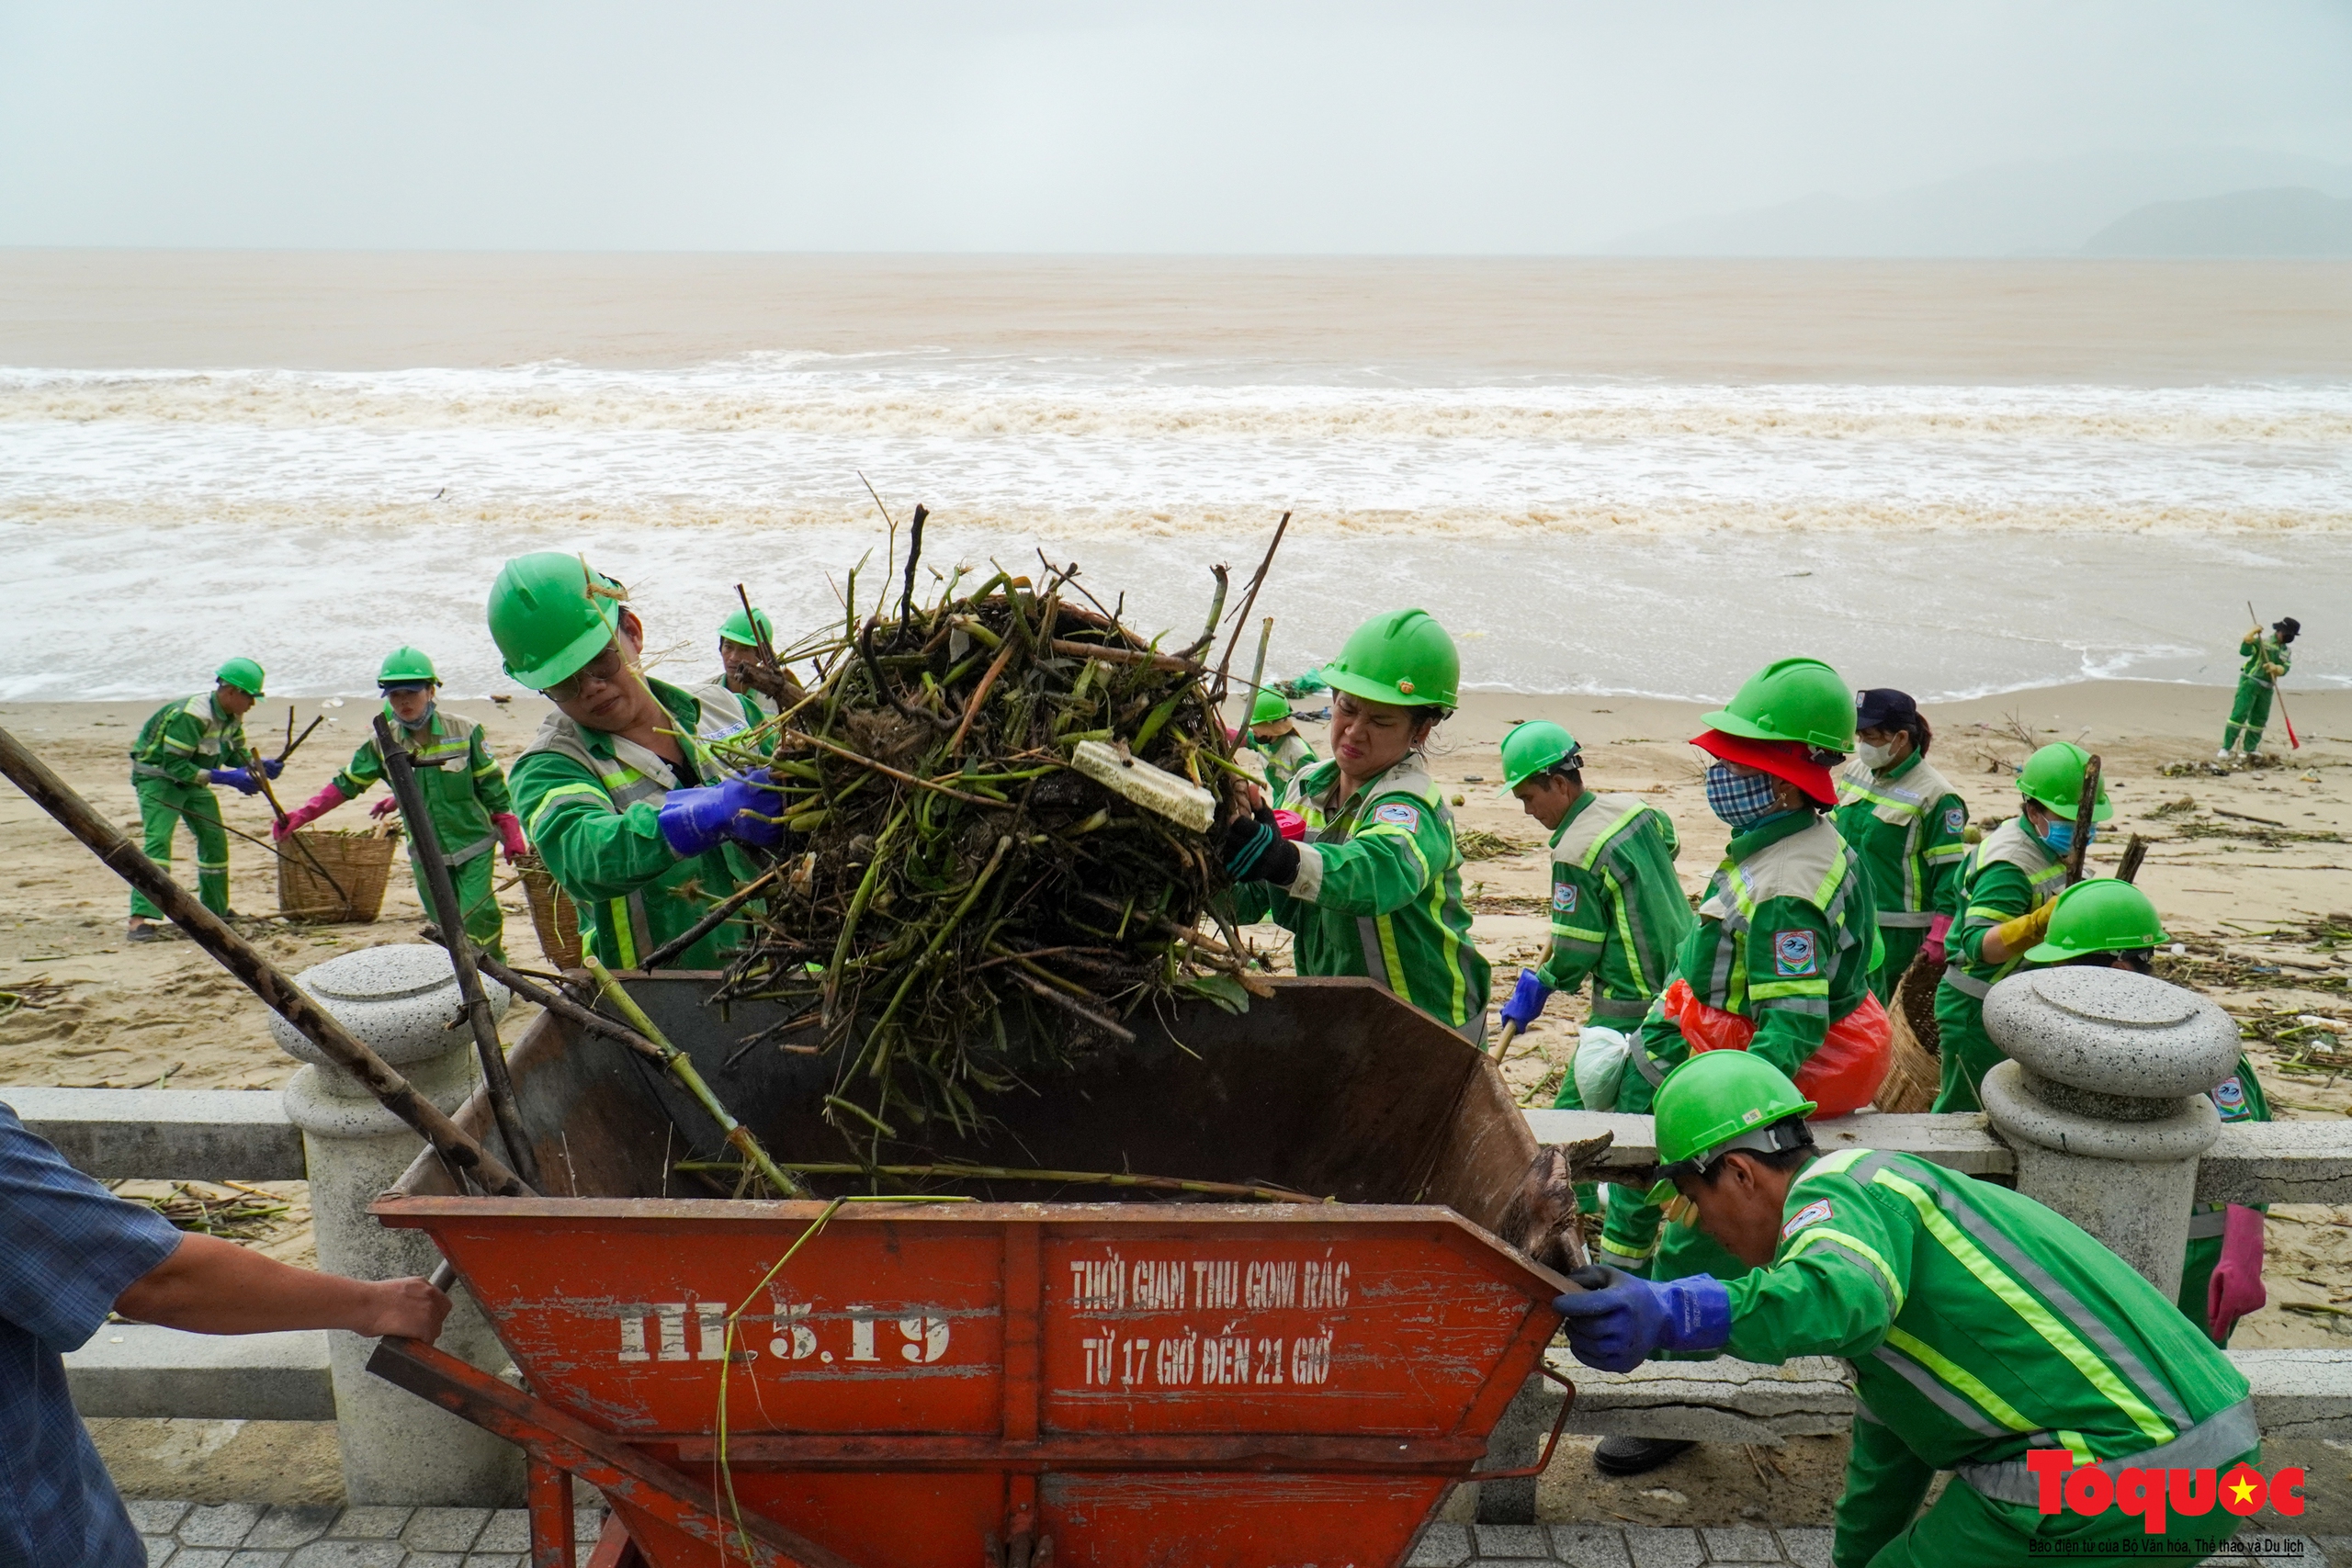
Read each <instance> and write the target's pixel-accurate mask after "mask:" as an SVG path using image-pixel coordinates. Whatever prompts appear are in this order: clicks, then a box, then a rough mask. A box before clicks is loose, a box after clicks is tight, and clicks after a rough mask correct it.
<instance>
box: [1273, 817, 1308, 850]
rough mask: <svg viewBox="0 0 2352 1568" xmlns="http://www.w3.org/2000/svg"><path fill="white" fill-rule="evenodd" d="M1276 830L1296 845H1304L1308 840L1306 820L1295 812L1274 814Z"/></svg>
mask: <svg viewBox="0 0 2352 1568" xmlns="http://www.w3.org/2000/svg"><path fill="white" fill-rule="evenodd" d="M1274 830H1275V831H1277V832H1279V833H1280V834H1282V836H1283V838H1285V839H1288V840H1290V841H1291V842H1292V843H1294V844H1297V843H1304V842H1306V818H1304V817H1301V816H1300V815H1299V814H1298V813H1297V812H1295V811H1281V810H1277V811H1276V812H1275V813H1274Z"/></svg>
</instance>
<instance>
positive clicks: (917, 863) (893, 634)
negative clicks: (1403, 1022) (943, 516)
mask: <svg viewBox="0 0 2352 1568" xmlns="http://www.w3.org/2000/svg"><path fill="white" fill-rule="evenodd" d="M918 526H919V525H918ZM918 537H919V536H918ZM914 567H915V562H914V558H913V552H912V551H911V550H910V558H909V560H908V563H907V570H906V591H905V592H904V594H903V595H902V596H901V598H900V600H899V605H898V608H897V613H896V614H895V615H890V614H879V613H877V614H875V615H868V616H865V617H864V618H862V619H861V618H860V616H859V615H858V613H857V612H856V610H855V609H854V606H855V605H856V604H857V603H858V596H857V590H856V579H855V577H854V575H853V576H852V578H851V580H850V586H849V588H848V591H847V592H845V593H844V595H843V598H844V601H845V603H846V604H849V605H850V606H853V608H852V610H851V611H850V613H849V614H848V615H845V616H844V619H843V622H842V624H841V625H840V626H835V627H833V628H832V629H831V630H830V631H828V632H826V633H823V634H820V636H818V637H812V638H809V639H808V640H804V641H803V642H801V643H800V644H798V645H797V646H795V647H793V648H791V649H787V650H786V652H785V654H784V655H783V656H782V658H779V657H778V656H777V655H776V653H775V650H774V649H763V650H762V657H763V662H765V663H767V664H768V666H769V668H770V670H771V671H779V670H781V669H782V668H783V667H784V664H785V663H786V661H787V660H796V659H799V658H805V657H809V658H814V659H815V660H816V663H817V670H818V674H817V677H816V679H815V681H814V682H813V683H811V684H809V685H806V686H800V685H798V683H797V682H796V683H795V689H794V691H793V696H792V702H791V705H790V706H788V707H787V708H786V710H785V711H784V712H783V713H781V714H780V715H779V716H777V717H776V718H775V719H773V720H771V721H769V723H768V724H767V725H765V726H763V727H761V728H760V729H758V730H754V731H751V732H748V733H747V734H746V735H745V736H743V737H739V738H738V740H739V742H742V744H739V745H737V746H736V747H734V748H732V749H729V748H726V747H724V746H722V747H721V750H722V753H723V754H724V755H725V757H726V760H727V761H729V763H730V765H734V766H738V767H741V768H745V769H749V768H752V767H759V766H765V767H767V768H769V769H770V770H771V773H772V776H773V777H775V779H776V780H777V781H778V782H779V783H781V784H783V785H784V786H785V790H786V796H785V798H786V805H785V807H784V808H783V815H784V817H785V819H786V823H787V825H788V826H789V827H790V828H791V829H793V830H794V832H795V833H796V834H797V835H800V837H798V838H797V839H796V840H794V841H793V846H792V850H791V852H790V853H789V855H788V856H787V858H786V862H785V863H784V864H783V865H782V866H781V867H780V868H779V873H780V874H779V875H778V876H777V878H776V880H775V883H774V885H773V886H770V887H769V888H768V889H767V891H766V897H765V910H764V913H763V914H761V915H759V916H757V917H756V918H755V919H753V920H752V933H751V935H750V937H749V939H748V940H747V942H746V943H745V944H744V946H743V947H742V949H741V951H740V952H739V953H738V954H737V955H736V957H735V959H734V961H733V963H732V964H731V965H730V967H729V969H728V971H727V973H726V976H725V977H724V980H723V982H722V984H721V985H720V987H718V991H717V992H716V993H715V994H714V996H713V997H712V998H711V999H712V1000H713V1001H714V1002H717V1003H719V1004H722V1005H723V1004H726V1003H729V1002H732V1001H743V1000H752V999H758V1000H765V1001H772V1002H775V1003H778V1004H781V1005H782V1006H783V1007H784V1008H785V1010H786V1017H785V1019H784V1021H781V1022H779V1023H778V1024H776V1025H775V1027H774V1028H772V1029H770V1030H768V1031H766V1032H764V1033H763V1034H762V1035H755V1036H752V1037H749V1038H748V1039H747V1040H746V1042H745V1048H746V1049H752V1048H757V1047H758V1046H759V1045H760V1044H761V1043H763V1042H765V1041H768V1040H774V1041H775V1042H777V1043H783V1038H784V1037H785V1036H787V1035H790V1036H796V1037H797V1036H802V1035H804V1034H805V1032H807V1031H809V1030H810V1029H811V1028H821V1034H820V1045H819V1047H818V1048H819V1049H820V1050H821V1051H822V1052H823V1053H824V1054H825V1055H828V1056H829V1057H831V1059H832V1061H833V1064H834V1072H833V1079H834V1081H833V1087H832V1092H831V1096H830V1099H829V1101H828V1112H827V1113H828V1116H829V1117H830V1118H831V1120H832V1121H833V1122H834V1124H835V1125H836V1126H837V1127H839V1128H840V1129H841V1130H842V1133H843V1134H845V1135H847V1136H848V1137H849V1138H850V1139H851V1140H852V1142H853V1145H854V1146H856V1145H864V1146H865V1150H870V1149H871V1148H873V1147H875V1146H876V1143H875V1140H879V1139H882V1138H888V1139H892V1140H898V1139H900V1138H920V1137H921V1136H922V1133H921V1132H920V1131H919V1129H921V1128H922V1127H923V1126H924V1125H925V1124H926V1123H928V1122H932V1121H933V1119H934V1118H944V1120H945V1121H946V1122H948V1123H950V1124H951V1125H952V1126H953V1127H954V1128H955V1129H956V1131H957V1133H959V1134H969V1133H971V1132H973V1131H976V1130H978V1128H980V1127H982V1126H984V1125H985V1124H987V1122H988V1121H989V1117H988V1115H987V1113H986V1111H985V1109H984V1105H985V1100H986V1098H987V1097H988V1096H990V1095H995V1094H1001V1093H1003V1092H1005V1091H1007V1090H1009V1089H1014V1088H1016V1087H1017V1086H1019V1085H1020V1084H1022V1083H1023V1082H1024V1081H1027V1080H1029V1079H1030V1078H1032V1077H1034V1076H1035V1075H1041V1074H1047V1073H1054V1072H1063V1071H1068V1070H1069V1069H1070V1068H1072V1067H1074V1066H1077V1065H1078V1064H1080V1062H1081V1061H1083V1060H1084V1059H1085V1058H1086V1057H1087V1056H1088V1055H1090V1054H1092V1053H1095V1052H1099V1051H1101V1050H1102V1049H1103V1048H1104V1047H1105V1046H1106V1045H1108V1044H1110V1043H1114V1042H1131V1041H1132V1040H1133V1039H1134V1038H1135V1035H1134V1032H1132V1031H1131V1030H1130V1029H1129V1028H1128V1027H1127V1025H1126V1022H1125V1021H1126V1020H1127V1019H1129V1018H1130V1017H1132V1016H1133V1015H1135V1014H1136V1012H1137V1010H1141V1009H1145V1008H1149V1007H1155V1006H1164V1005H1166V1004H1168V1003H1170V1002H1171V1001H1173V1000H1174V999H1176V998H1179V996H1180V995H1182V994H1185V993H1191V994H1197V995H1204V996H1206V997H1209V998H1212V999H1214V1000H1216V1002H1218V1003H1219V1004H1220V1005H1223V1006H1226V1007H1228V1008H1241V1007H1246V1006H1247V1005H1248V1001H1249V993H1250V991H1252V990H1256V991H1261V992H1262V991H1263V990H1264V984H1263V982H1262V981H1261V980H1258V979H1257V978H1256V977H1255V976H1252V975H1251V974H1250V969H1251V967H1252V964H1253V963H1255V962H1256V961H1255V960H1254V957H1253V955H1252V954H1251V953H1250V952H1249V951H1248V950H1247V949H1246V948H1245V947H1244V945H1243V944H1242V942H1241V940H1240V938H1239V936H1238V933H1236V932H1235V931H1233V930H1232V929H1231V928H1230V926H1227V925H1225V924H1224V923H1223V922H1222V920H1221V919H1220V918H1219V917H1218V916H1217V914H1216V909H1215V907H1214V905H1213V903H1212V894H1213V893H1214V892H1215V891H1216V890H1217V889H1218V888H1220V887H1221V886H1223V885H1224V881H1225V878H1224V873H1223V870H1222V868H1221V866H1220V865H1219V863H1218V862H1217V858H1216V850H1215V846H1214V844H1213V843H1212V841H1211V839H1210V837H1209V835H1207V834H1204V833H1203V832H1200V831H1198V830H1194V829H1188V828H1185V827H1182V826H1179V825H1178V824H1177V823H1176V822H1174V821H1171V820H1170V819H1169V818H1166V817H1163V816H1160V815H1158V814H1156V813H1155V812H1153V811H1150V810H1148V809H1145V808H1144V807H1140V806H1138V805H1136V804H1134V803H1132V802H1131V801H1129V800H1128V799H1126V798H1125V796H1124V795H1120V794H1118V793H1114V791H1112V790H1110V789H1107V788H1105V787H1104V786H1103V785H1102V784H1098V783H1096V782H1095V781H1094V780H1093V779H1091V778H1090V777H1088V776H1086V775H1085V774H1083V773H1080V772H1078V771H1076V770H1075V769H1074V768H1073V767H1072V765H1071V758H1072V753H1073V750H1074V748H1076V747H1077V746H1078V745H1079V744H1080V743H1081V742H1085V741H1096V742H1103V743H1105V744H1109V745H1112V746H1114V747H1120V748H1124V749H1125V753H1126V754H1128V755H1131V756H1133V757H1134V758H1136V759H1137V760H1139V761H1144V762H1148V763H1149V764H1152V765H1153V766H1155V767H1158V768H1159V769H1162V770H1165V771H1166V772H1167V773H1170V774H1174V775H1177V776H1179V777H1181V778H1182V779H1185V780H1188V781H1190V782H1191V783H1192V784H1196V785H1199V786H1201V787H1203V788H1204V789H1206V790H1207V791H1208V792H1209V793H1210V794H1211V795H1214V796H1215V797H1216V823H1218V824H1222V823H1223V822H1225V821H1226V820H1227V819H1228V818H1230V817H1232V816H1233V815H1235V814H1236V813H1237V812H1238V809H1239V807H1238V798H1239V795H1238V792H1239V788H1240V786H1241V784H1243V783H1244V782H1245V781H1246V779H1247V777H1248V775H1247V774H1245V773H1242V771H1241V770H1240V769H1239V768H1238V767H1236V766H1235V764H1234V762H1233V761H1232V757H1231V746H1230V742H1229V741H1228V739H1227V734H1226V730H1225V728H1224V725H1223V723H1222V722H1221V720H1220V718H1219V716H1218V714H1217V710H1216V704H1215V702H1214V701H1213V700H1212V698H1213V692H1212V686H1213V683H1214V677H1213V675H1212V672H1211V671H1210V670H1209V668H1208V667H1207V666H1206V665H1205V664H1204V663H1203V662H1202V656H1203V655H1204V654H1205V653H1206V652H1207V651H1208V649H1209V647H1210V644H1211V640H1212V638H1213V637H1215V635H1216V629H1217V626H1218V622H1219V620H1220V618H1221V611H1222V609H1223V604H1224V599H1225V595H1226V576H1225V569H1224V568H1222V567H1219V568H1217V569H1216V605H1215V607H1213V608H1212V610H1211V613H1210V616H1209V624H1208V628H1207V629H1206V630H1205V631H1204V633H1203V634H1202V636H1201V637H1200V639H1199V640H1198V641H1197V642H1195V643H1193V645H1191V646H1190V647H1187V648H1184V649H1182V650H1180V651H1177V652H1173V653H1167V652H1162V651H1160V650H1159V649H1158V648H1157V647H1156V646H1154V645H1152V644H1148V643H1146V642H1145V641H1144V640H1142V639H1140V638H1138V637H1136V636H1135V635H1134V634H1133V633H1131V632H1129V631H1128V630H1127V629H1126V628H1125V626H1122V625H1121V624H1120V623H1119V620H1118V617H1117V615H1115V614H1114V612H1112V611H1110V610H1107V609H1105V608H1104V607H1103V605H1102V604H1100V603H1099V602H1096V601H1094V600H1093V599H1092V596H1091V595H1090V594H1088V593H1087V592H1085V591H1084V590H1083V589H1082V588H1080V586H1079V585H1078V583H1077V581H1076V577H1077V568H1076V567H1075V566H1070V567H1065V568H1055V567H1052V566H1050V565H1046V566H1044V569H1043V570H1042V572H1041V576H1040V579H1039V580H1038V581H1031V580H1030V579H1029V578H1027V577H1025V576H1015V575H1013V574H1012V573H1011V572H1008V571H1006V570H1002V569H1001V568H999V569H996V570H994V571H993V573H992V575H989V576H987V577H985V578H984V579H982V580H980V581H978V582H977V583H976V584H974V585H972V586H969V587H967V586H966V578H967V570H966V569H958V570H957V571H956V574H955V575H954V576H952V577H947V578H944V579H941V580H939V581H941V582H942V583H943V586H941V587H940V589H939V591H938V597H937V598H936V599H935V600H934V601H933V603H932V604H929V605H928V606H927V607H919V606H917V605H916V604H914V602H913V599H914V581H915V570H914ZM1262 570H1263V569H1262V568H1261V575H1262ZM973 575H977V574H973ZM934 578H935V579H936V578H937V574H934ZM1245 613H1246V606H1245ZM1228 657H1229V655H1228ZM766 742H772V743H773V745H774V752H773V755H772V756H763V755H761V754H759V752H758V750H755V745H756V744H758V743H766ZM1210 831H1211V833H1214V832H1215V831H1216V829H1215V828H1212V829H1211V830H1210ZM1204 919H1210V920H1212V921H1216V923H1217V926H1218V931H1219V934H1218V935H1215V936H1213V935H1210V934H1209V933H1208V932H1206V931H1200V930H1196V927H1197V925H1198V924H1199V923H1200V922H1201V921H1202V920H1204ZM1260 966H1262V965H1260ZM800 1048H804V1049H805V1048H806V1046H805V1043H804V1044H803V1045H802V1046H801V1047H800ZM861 1152H864V1150H862V1151H861Z"/></svg>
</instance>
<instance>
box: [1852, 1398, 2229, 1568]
mask: <svg viewBox="0 0 2352 1568" xmlns="http://www.w3.org/2000/svg"><path fill="white" fill-rule="evenodd" d="M2241 1457H2242V1458H2243V1459H2244V1460H2245V1462H2246V1463H2248V1464H2253V1465H2259V1464H2260V1463H2261V1460H2262V1450H2260V1449H2258V1448H2257V1449H2255V1450H2252V1451H2250V1452H2248V1453H2246V1454H2245V1455H2242V1456H2241ZM2237 1462H2238V1461H2237V1460H2232V1461H2230V1463H2229V1464H2224V1465H2222V1466H2220V1467H2218V1470H2217V1472H2216V1473H2217V1474H2226V1473H2227V1472H2229V1470H2230V1468H2231V1466H2232V1465H2235V1464H2236V1463H2237ZM1935 1478H1936V1472H1935V1471H1934V1469H1933V1468H1932V1467H1931V1466H1929V1465H1928V1462H1927V1461H1925V1460H1922V1459H1921V1458H1919V1456H1918V1455H1917V1454H1915V1453H1913V1452H1912V1451H1911V1450H1910V1448H1909V1446H1908V1445H1907V1444H1905V1442H1904V1441H1903V1439H1902V1438H1899V1437H1897V1436H1896V1435H1895V1434H1894V1430H1893V1429H1892V1428H1890V1427H1886V1426H1885V1425H1883V1423H1881V1422H1877V1421H1870V1420H1862V1419H1859V1418H1858V1419H1857V1420H1856V1421H1855V1422H1854V1446H1853V1449H1852V1450H1851V1452H1850V1453H1849V1455H1848V1456H1847V1460H1846V1490H1845V1492H1844V1493H1843V1494H1842V1495H1840V1496H1839V1497H1838V1538H1837V1541H1836V1543H1835V1544H1834V1545H1833V1546H1832V1547H1831V1548H1830V1557H1829V1560H1830V1562H1832V1563H1833V1564H1835V1565H1836V1568H1960V1565H1961V1564H1963V1563H1965V1564H1966V1565H1967V1568H2004V1565H2006V1564H2011V1563H2014V1564H2017V1565H2018V1568H2025V1565H2026V1564H2028V1563H2038V1562H2100V1563H2109V1564H2112V1565H2114V1568H2125V1565H2127V1564H2146V1563H2150V1562H2202V1561H2203V1560H2204V1559H2205V1558H2206V1557H2207V1556H2210V1555H2211V1553H2213V1552H2215V1551H2219V1550H2221V1548H2222V1544H2223V1543H2224V1542H2226V1541H2227V1540H2229V1539H2230V1538H2231V1537H2232V1536H2233V1535H2235V1534H2236V1533H2237V1531H2238V1528H2239V1527H2240V1526H2241V1525H2243V1524H2245V1520H2244V1519H2241V1518H2240V1517H2237V1516H2236V1515H2235V1514H2233V1513H2230V1512H2228V1511H2227V1510H2225V1509H2223V1508H2222V1507H2220V1506H2216V1507H2214V1509H2213V1510H2212V1511H2211V1513H2208V1514H2202V1515H2196V1516H2188V1515H2178V1514H2172V1513H2167V1514H2166V1515H2165V1529H2164V1532H2163V1534H2161V1535H2159V1536H2156V1537H2154V1538H2153V1539H2152V1538H2151V1537H2150V1536H2149V1535H2148V1533H2147V1531H2146V1529H2144V1528H2143V1525H2142V1522H2141V1520H2140V1518H2139V1517H2138V1516H2137V1515H2133V1514H2127V1513H2124V1512H2123V1511H2122V1510H2121V1509H2120V1508H2114V1507H2110V1508H2109V1509H2108V1510H2107V1511H2106V1512H2105V1513H2103V1514H2097V1515H2093V1516H2090V1517H2084V1516H2083V1515H2080V1514H2069V1513H2064V1512H2061V1513H2056V1514H2043V1513H2041V1512H2040V1511H2039V1510H2038V1509H2035V1508H2033V1507H2030V1506H2026V1505H2024V1504H2018V1503H2002V1502H1996V1501H1995V1500H1994V1499H1992V1498H1990V1497H1987V1496H1985V1495H1984V1494H1983V1493H1981V1492H1979V1491H1977V1490H1976V1489H1975V1488H1974V1487H1973V1486H1971V1485H1969V1484H1968V1483H1966V1482H1964V1481H1962V1480H1961V1479H1960V1478H1959V1477H1957V1476H1955V1477H1953V1478H1952V1482H1951V1485H1949V1486H1947V1487H1945V1488H1944V1495H1942V1496H1941V1497H1939V1498H1937V1499H1936V1506H1934V1507H1932V1508H1930V1509H1928V1511H1927V1512H1926V1513H1924V1514H1922V1513H1920V1512H1919V1504H1920V1502H1921V1501H1922V1500H1923V1499H1925V1498H1926V1496H1927V1495H1928V1483H1930V1482H1932V1481H1934V1480H1935ZM2156 1540H2161V1541H2164V1542H2165V1546H2161V1547H2159V1546H2155V1545H2154V1541H2156ZM2037 1543H2039V1546H2040V1550H2038V1551H2037V1550H2036V1545H2037ZM2143 1543H2145V1544H2143ZM2172 1551H2179V1552H2180V1555H2179V1556H2177V1557H2176V1556H2173V1555H2171V1552H2172Z"/></svg>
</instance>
